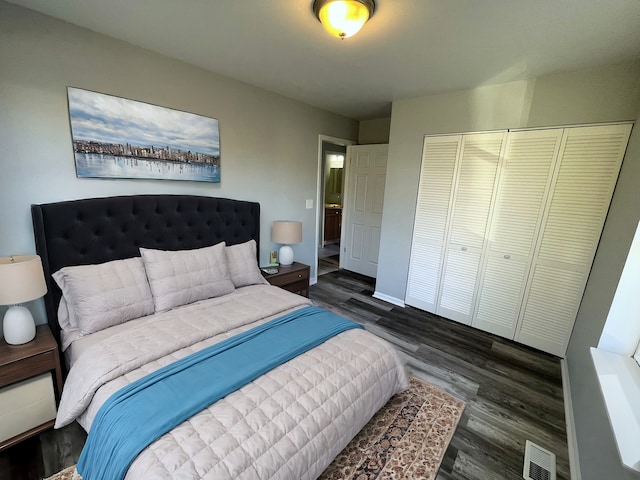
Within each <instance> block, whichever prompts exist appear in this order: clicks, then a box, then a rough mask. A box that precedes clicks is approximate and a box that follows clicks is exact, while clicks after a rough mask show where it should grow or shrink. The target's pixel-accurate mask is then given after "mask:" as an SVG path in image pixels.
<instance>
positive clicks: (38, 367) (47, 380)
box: [0, 325, 62, 450]
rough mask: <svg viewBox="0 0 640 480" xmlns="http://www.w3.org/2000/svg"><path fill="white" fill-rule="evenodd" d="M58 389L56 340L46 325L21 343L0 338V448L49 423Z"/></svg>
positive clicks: (60, 385) (60, 376)
mask: <svg viewBox="0 0 640 480" xmlns="http://www.w3.org/2000/svg"><path fill="white" fill-rule="evenodd" d="M61 392H62V370H61V369H60V355H59V353H58V344H57V343H56V340H55V339H54V338H53V335H52V334H51V330H49V327H48V326H47V325H38V326H37V328H36V337H35V338H34V339H33V340H31V341H30V342H28V343H25V344H23V345H8V344H7V343H6V342H5V341H4V339H2V338H0V450H3V449H5V448H7V447H10V446H12V445H15V444H16V443H18V442H21V441H22V440H25V439H26V438H29V437H31V436H33V435H36V434H38V433H40V432H43V431H44V430H47V429H49V428H51V427H53V424H54V423H55V416H56V403H57V399H59V398H60V393H61Z"/></svg>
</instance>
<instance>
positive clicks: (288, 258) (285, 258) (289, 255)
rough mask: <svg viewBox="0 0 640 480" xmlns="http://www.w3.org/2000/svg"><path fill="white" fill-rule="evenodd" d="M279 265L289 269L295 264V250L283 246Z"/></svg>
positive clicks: (279, 256)
mask: <svg viewBox="0 0 640 480" xmlns="http://www.w3.org/2000/svg"><path fill="white" fill-rule="evenodd" d="M278 263H280V265H282V266H284V267H288V266H289V265H291V264H292V263H293V248H291V247H290V246H289V245H282V246H281V247H280V252H279V253H278Z"/></svg>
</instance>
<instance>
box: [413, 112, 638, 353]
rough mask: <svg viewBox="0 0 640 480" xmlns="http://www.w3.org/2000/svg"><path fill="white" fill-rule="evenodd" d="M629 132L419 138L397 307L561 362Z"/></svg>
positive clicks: (603, 129) (625, 127)
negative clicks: (404, 275) (405, 271)
mask: <svg viewBox="0 0 640 480" xmlns="http://www.w3.org/2000/svg"><path fill="white" fill-rule="evenodd" d="M630 131H631V125H630V124H617V125H601V126H586V127H565V128H548V129H535V130H519V131H500V132H490V133H472V134H461V135H442V136H426V137H425V139H424V148H423V155H422V169H421V174H420V182H419V191H418V198H417V205H416V216H415V222H414V231H413V239H412V248H411V257H410V264H409V276H408V282H407V293H406V298H405V302H406V303H407V304H408V305H412V306H415V307H417V308H421V309H423V310H427V311H429V312H432V313H436V314H438V315H441V316H443V317H445V318H449V319H452V320H455V321H458V322H461V323H465V324H468V325H472V326H474V327H476V328H479V329H482V330H485V331H488V332H491V333H494V334H497V335H500V336H503V337H506V338H510V339H513V340H516V341H518V342H521V343H524V344H526V345H529V346H532V347H534V348H537V349H540V350H543V351H546V352H549V353H552V354H555V355H558V356H564V353H565V350H566V346H567V342H568V340H569V335H570V334H571V329H572V327H573V322H574V320H575V316H576V314H577V310H578V307H579V305H580V300H581V298H582V294H583V292H584V287H585V284H586V281H587V276H588V274H589V271H590V269H591V264H592V261H593V257H594V255H595V250H596V247H597V244H598V241H599V239H600V234H601V231H602V227H603V225H604V220H605V217H606V214H607V211H608V208H609V203H610V201H611V196H612V194H613V189H614V187H615V183H616V180H617V177H618V172H619V170H620V165H621V163H622V158H623V156H624V152H625V149H626V145H627V141H628V138H629V134H630Z"/></svg>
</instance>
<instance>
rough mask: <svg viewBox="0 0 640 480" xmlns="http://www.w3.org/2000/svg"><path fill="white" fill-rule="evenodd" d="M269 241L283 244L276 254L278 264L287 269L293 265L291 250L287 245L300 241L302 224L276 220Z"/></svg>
mask: <svg viewBox="0 0 640 480" xmlns="http://www.w3.org/2000/svg"><path fill="white" fill-rule="evenodd" d="M271 241H272V242H274V243H281V244H283V245H282V246H281V247H280V251H279V253H278V262H279V263H280V265H282V266H283V267H288V266H289V265H291V264H292V263H293V249H292V248H291V247H290V246H289V245H291V244H292V243H300V242H301V241H302V222H294V221H289V220H276V221H275V222H273V228H272V230H271Z"/></svg>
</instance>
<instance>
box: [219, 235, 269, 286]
mask: <svg viewBox="0 0 640 480" xmlns="http://www.w3.org/2000/svg"><path fill="white" fill-rule="evenodd" d="M256 248H257V247H256V241H255V240H249V241H248V242H245V243H239V244H237V245H231V246H229V247H226V248H225V249H224V253H225V255H226V257H227V266H228V267H229V275H231V281H232V282H233V284H234V285H235V287H236V288H239V287H244V286H245V285H255V284H260V283H269V282H267V281H266V280H265V278H264V277H263V276H262V274H261V273H260V268H259V267H258V261H257V260H256Z"/></svg>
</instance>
